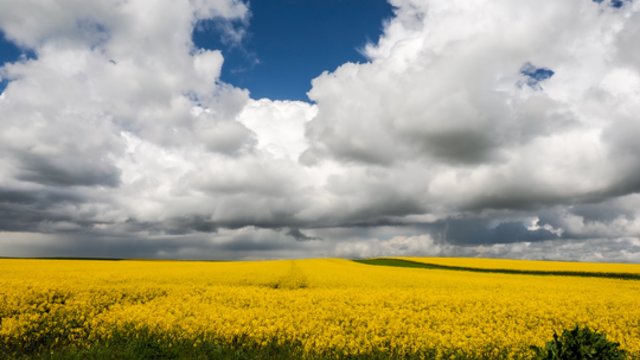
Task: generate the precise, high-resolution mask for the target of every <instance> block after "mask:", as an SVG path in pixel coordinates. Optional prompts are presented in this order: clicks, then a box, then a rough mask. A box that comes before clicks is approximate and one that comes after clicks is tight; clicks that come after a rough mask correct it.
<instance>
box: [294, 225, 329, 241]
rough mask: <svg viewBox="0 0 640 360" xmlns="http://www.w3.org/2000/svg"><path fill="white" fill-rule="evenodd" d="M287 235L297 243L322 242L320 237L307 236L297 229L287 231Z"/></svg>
mask: <svg viewBox="0 0 640 360" xmlns="http://www.w3.org/2000/svg"><path fill="white" fill-rule="evenodd" d="M287 235H289V236H291V237H292V238H294V239H296V240H297V241H310V240H321V239H320V238H318V237H315V236H309V235H306V234H305V233H303V232H302V231H300V229H296V228H290V229H289V231H287Z"/></svg>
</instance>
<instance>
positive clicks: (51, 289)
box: [0, 259, 640, 358]
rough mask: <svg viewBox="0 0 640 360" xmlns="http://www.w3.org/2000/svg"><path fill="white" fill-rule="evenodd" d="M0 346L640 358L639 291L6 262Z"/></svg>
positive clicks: (243, 268)
mask: <svg viewBox="0 0 640 360" xmlns="http://www.w3.org/2000/svg"><path fill="white" fill-rule="evenodd" d="M0 274H2V276H0V318H1V319H2V322H1V324H0V345H3V346H5V347H7V348H8V347H12V348H16V347H18V348H23V349H25V351H27V350H29V348H30V347H31V346H35V345H34V344H37V343H38V342H39V341H40V342H41V341H42V339H48V340H49V341H50V342H51V343H53V344H73V345H76V346H81V347H82V346H87V347H88V346H91V344H92V343H93V342H95V341H96V340H100V339H102V340H104V339H109V338H110V337H111V336H113V335H114V334H116V333H118V332H120V333H122V332H125V333H127V334H130V336H137V335H136V334H137V332H139V331H140V330H143V329H144V330H146V331H151V332H153V333H154V334H162V335H163V339H165V341H169V342H170V341H174V340H175V341H178V340H179V341H189V342H192V343H193V344H194V346H198V344H201V343H202V342H207V341H209V342H212V341H213V342H234V341H238V339H245V340H246V339H248V340H251V341H252V342H253V343H255V344H258V345H268V344H270V343H273V342H274V341H275V342H276V343H280V344H296V346H300V347H301V348H302V349H303V351H304V353H307V354H315V355H318V354H320V355H326V356H329V357H340V356H348V355H358V354H370V353H376V352H382V353H389V354H395V355H400V356H402V355H410V354H415V353H421V352H422V353H424V352H426V351H428V350H433V351H435V355H436V356H440V357H443V356H445V355H447V356H450V355H451V354H456V353H459V354H472V355H473V354H475V355H480V356H484V357H485V358H493V357H496V358H497V357H503V358H526V357H528V356H529V355H530V350H529V346H530V345H534V344H535V345H543V344H544V343H545V342H546V341H547V340H548V339H549V338H550V337H551V335H552V334H553V332H554V331H558V332H560V331H561V330H562V329H565V328H571V327H573V326H574V325H576V324H581V325H588V326H589V327H591V328H593V329H597V330H600V331H603V332H605V333H606V334H607V337H608V338H610V339H612V340H614V341H617V342H620V343H621V347H622V348H623V349H625V350H627V351H629V352H630V353H631V354H635V356H638V355H640V300H639V299H640V281H632V280H615V279H595V278H581V277H557V276H532V275H510V274H489V273H471V272H461V271H447V270H429V269H415V268H397V267H385V266H371V265H365V264H359V263H355V262H352V261H348V260H340V259H315V260H295V261H284V260H283V261H255V262H179V261H62V260H56V261H54V260H0Z"/></svg>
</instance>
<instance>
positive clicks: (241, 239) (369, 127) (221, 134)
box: [0, 0, 640, 262]
mask: <svg viewBox="0 0 640 360" xmlns="http://www.w3.org/2000/svg"><path fill="white" fill-rule="evenodd" d="M391 3H392V5H393V6H394V17H393V18H391V19H388V20H387V21H386V22H385V23H384V32H383V35H382V36H381V37H380V39H379V41H377V42H376V43H370V44H367V45H366V46H365V47H364V48H363V50H362V51H363V53H364V54H365V55H366V57H367V59H368V61H367V62H365V63H360V64H355V63H346V64H344V65H342V66H340V67H339V68H337V69H327V71H325V72H324V73H322V74H319V76H318V77H316V78H315V79H313V80H312V81H311V88H310V91H309V93H308V95H309V97H310V99H312V100H313V103H305V102H299V101H272V100H269V99H253V98H251V96H250V93H249V92H248V91H247V90H244V89H240V88H237V87H235V86H233V85H231V84H226V83H224V82H222V81H221V80H220V70H221V68H222V66H224V59H223V56H222V54H221V53H220V51H217V50H207V49H198V48H196V47H195V46H194V44H193V41H192V33H193V29H194V26H196V24H197V22H198V21H202V20H221V21H236V22H237V21H240V23H247V22H248V21H250V20H249V16H250V9H249V7H248V5H247V4H245V3H243V2H241V1H238V0H191V1H187V0H183V1H162V2H160V3H159V2H158V1H148V0H102V1H100V0H94V1H90V2H86V1H75V0H64V1H58V2H55V3H49V2H41V1H36V0H19V1H18V0H15V1H14V0H9V1H5V2H3V4H2V5H0V29H2V31H3V33H4V35H5V37H6V38H7V39H8V40H9V41H12V42H14V43H15V44H17V45H19V46H21V47H22V48H24V49H27V50H29V51H32V52H33V54H34V56H33V58H22V59H20V60H18V61H16V62H14V63H7V64H4V66H3V67H2V68H0V77H1V78H2V79H6V80H8V81H9V83H8V86H7V87H6V89H5V90H4V91H3V93H2V94H1V95H0V125H1V127H2V131H1V132H0V253H1V254H2V255H6V256H115V257H159V258H174V257H177V258H271V257H308V256H345V257H365V256H378V255H464V256H477V255H480V256H504V257H522V258H550V259H582V260H598V261H606V260H609V261H614V260H615V261H636V262H637V261H640V195H638V191H639V190H640V161H638V160H637V159H639V158H640V142H638V141H637V135H638V134H640V119H639V118H638V114H640V52H639V50H638V47H637V46H636V40H637V38H638V36H640V25H639V24H640V3H638V2H632V1H624V2H610V1H599V2H594V1H590V0H567V1H561V2H558V1H555V0H540V1H536V2H531V1H525V0H492V1H489V0H473V1H468V0H459V1H458V0H453V1H451V0H392V1H391ZM220 29H221V30H220V31H225V30H224V29H225V27H220ZM229 31H233V33H230V34H228V36H229V37H237V36H241V34H242V31H239V30H238V29H235V28H234V29H231V30H229ZM239 34H240V35H239Z"/></svg>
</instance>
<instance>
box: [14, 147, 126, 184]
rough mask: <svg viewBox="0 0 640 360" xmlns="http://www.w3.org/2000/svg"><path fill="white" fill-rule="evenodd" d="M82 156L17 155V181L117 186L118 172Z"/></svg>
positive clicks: (107, 165)
mask: <svg viewBox="0 0 640 360" xmlns="http://www.w3.org/2000/svg"><path fill="white" fill-rule="evenodd" d="M86 155H87V154H77V155H73V156H65V155H64V154H63V155H61V156H38V155H33V154H28V153H21V154H18V156H17V159H18V160H19V161H20V171H19V173H18V175H17V179H19V180H24V181H28V182H34V183H38V184H42V185H50V186H109V187H116V186H118V184H119V183H120V171H119V170H118V169H117V168H116V167H115V166H114V165H113V164H111V163H109V162H107V161H105V160H103V159H100V158H98V159H96V158H92V157H87V156H86Z"/></svg>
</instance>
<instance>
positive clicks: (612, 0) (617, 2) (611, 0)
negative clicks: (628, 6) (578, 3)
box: [593, 0, 631, 9]
mask: <svg viewBox="0 0 640 360" xmlns="http://www.w3.org/2000/svg"><path fill="white" fill-rule="evenodd" d="M593 2H597V3H599V4H600V3H603V2H606V3H608V4H609V6H611V7H614V8H616V9H619V8H621V7H623V6H624V4H625V3H628V2H631V0H606V1H605V0H593Z"/></svg>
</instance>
